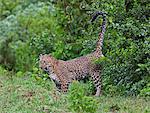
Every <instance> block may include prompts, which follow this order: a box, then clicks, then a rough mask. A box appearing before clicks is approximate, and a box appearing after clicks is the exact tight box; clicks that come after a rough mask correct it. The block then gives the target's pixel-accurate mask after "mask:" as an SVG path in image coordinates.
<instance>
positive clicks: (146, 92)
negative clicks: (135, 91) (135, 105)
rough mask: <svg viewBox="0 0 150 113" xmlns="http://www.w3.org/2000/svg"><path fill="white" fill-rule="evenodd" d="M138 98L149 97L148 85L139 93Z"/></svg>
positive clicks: (149, 85)
mask: <svg viewBox="0 0 150 113" xmlns="http://www.w3.org/2000/svg"><path fill="white" fill-rule="evenodd" d="M140 96H145V97H148V96H149V97H150V83H148V84H147V85H146V87H145V88H143V89H142V90H141V91H140Z"/></svg>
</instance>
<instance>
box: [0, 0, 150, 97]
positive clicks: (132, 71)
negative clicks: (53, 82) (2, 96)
mask: <svg viewBox="0 0 150 113" xmlns="http://www.w3.org/2000/svg"><path fill="white" fill-rule="evenodd" d="M148 6H149V4H148V0H143V1H142V0H112V1H107V0H101V1H99V0H32V1H31V0H25V1H22V0H0V65H1V67H3V68H5V69H6V70H8V71H11V72H15V73H16V75H18V76H34V77H35V78H42V79H43V80H46V78H47V75H45V74H42V72H40V71H39V70H38V56H39V54H41V53H42V54H44V53H51V54H52V55H53V56H54V57H56V58H58V59H63V60H68V59H72V58H76V57H79V56H82V55H86V54H88V53H90V52H91V51H93V50H94V48H95V43H96V40H97V37H98V33H99V31H100V25H101V22H102V20H101V19H100V20H97V21H96V22H94V23H93V24H91V23H90V19H91V17H92V14H93V13H94V12H95V11H104V12H106V13H107V29H106V33H105V40H104V46H103V53H104V55H105V57H106V58H104V59H100V60H99V61H98V63H100V64H101V65H103V67H104V70H103V73H102V76H103V91H104V93H103V94H104V95H110V96H114V95H126V96H127V95H132V96H133V95H140V96H150V76H149V75H150V37H149V34H150V32H149V31H150V26H149V24H150V23H149V15H150V13H149V11H150V9H149V7H148ZM88 84H89V86H91V87H92V85H91V83H88ZM90 90H92V88H90Z"/></svg>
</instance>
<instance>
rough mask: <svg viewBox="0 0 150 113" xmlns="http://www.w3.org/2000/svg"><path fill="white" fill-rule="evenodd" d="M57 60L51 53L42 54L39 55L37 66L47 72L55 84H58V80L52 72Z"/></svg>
mask: <svg viewBox="0 0 150 113" xmlns="http://www.w3.org/2000/svg"><path fill="white" fill-rule="evenodd" d="M56 62H57V60H56V59H55V58H54V57H52V56H51V55H48V54H44V55H42V54H41V55H40V56H39V67H40V68H41V69H42V70H43V71H45V72H47V73H48V74H49V77H50V78H51V79H52V80H53V81H54V82H55V84H56V85H58V84H60V80H59V78H58V77H57V75H56V73H55V72H54V65H55V63H56Z"/></svg>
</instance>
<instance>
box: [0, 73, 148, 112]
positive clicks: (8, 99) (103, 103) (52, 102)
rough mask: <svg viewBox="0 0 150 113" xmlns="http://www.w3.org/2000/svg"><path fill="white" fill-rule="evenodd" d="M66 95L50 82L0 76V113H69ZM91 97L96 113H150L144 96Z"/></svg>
mask: <svg viewBox="0 0 150 113" xmlns="http://www.w3.org/2000/svg"><path fill="white" fill-rule="evenodd" d="M66 96H67V95H62V94H60V93H58V92H57V91H56V89H55V87H54V84H53V83H52V82H51V81H46V82H41V81H37V80H35V79H34V78H32V77H27V76H26V77H15V76H14V77H10V76H9V77H8V75H7V76H6V75H5V76H4V75H0V113H50V112H52V113H69V112H70V111H69V109H68V102H67V99H66ZM93 98H97V101H98V104H99V105H98V106H99V108H98V111H97V113H115V111H116V113H150V101H149V99H148V98H147V99H143V98H133V97H127V98H125V97H105V96H101V97H93ZM71 113H72V112H71Z"/></svg>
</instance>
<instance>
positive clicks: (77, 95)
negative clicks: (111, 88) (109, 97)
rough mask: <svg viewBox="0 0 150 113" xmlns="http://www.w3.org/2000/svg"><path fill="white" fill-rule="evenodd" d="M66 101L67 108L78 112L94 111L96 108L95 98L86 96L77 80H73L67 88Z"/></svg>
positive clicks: (91, 112)
mask: <svg viewBox="0 0 150 113" xmlns="http://www.w3.org/2000/svg"><path fill="white" fill-rule="evenodd" d="M68 102H69V109H71V110H73V111H75V112H78V113H81V112H88V113H95V112H96V110H97V109H98V104H97V101H96V99H95V98H94V97H89V96H86V95H85V90H84V88H83V86H82V85H81V84H80V83H79V82H77V81H74V82H73V84H72V85H71V87H70V89H69V94H68Z"/></svg>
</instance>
